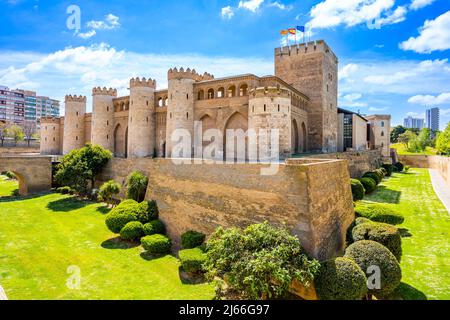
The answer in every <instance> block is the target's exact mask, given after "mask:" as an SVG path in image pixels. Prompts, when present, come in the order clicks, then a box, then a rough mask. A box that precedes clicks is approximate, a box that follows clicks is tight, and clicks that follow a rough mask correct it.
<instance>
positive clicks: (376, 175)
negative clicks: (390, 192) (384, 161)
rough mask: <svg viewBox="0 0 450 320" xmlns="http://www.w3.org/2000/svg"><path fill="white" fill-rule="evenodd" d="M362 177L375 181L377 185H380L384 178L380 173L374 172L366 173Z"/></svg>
mask: <svg viewBox="0 0 450 320" xmlns="http://www.w3.org/2000/svg"><path fill="white" fill-rule="evenodd" d="M362 177H363V178H371V179H373V180H374V181H375V183H376V184H377V185H379V184H380V182H381V181H382V180H383V177H382V176H380V174H379V173H377V172H374V171H370V172H366V173H364V175H363V176H362Z"/></svg>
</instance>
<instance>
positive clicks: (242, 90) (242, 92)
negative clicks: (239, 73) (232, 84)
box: [239, 83, 248, 97]
mask: <svg viewBox="0 0 450 320" xmlns="http://www.w3.org/2000/svg"><path fill="white" fill-rule="evenodd" d="M247 91H248V86H247V84H245V83H244V84H242V85H241V86H240V87H239V96H241V97H244V96H246V95H247Z"/></svg>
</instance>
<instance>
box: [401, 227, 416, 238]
mask: <svg viewBox="0 0 450 320" xmlns="http://www.w3.org/2000/svg"><path fill="white" fill-rule="evenodd" d="M398 232H399V233H400V236H401V237H402V238H411V237H412V236H413V235H412V233H411V232H409V230H408V229H406V228H398Z"/></svg>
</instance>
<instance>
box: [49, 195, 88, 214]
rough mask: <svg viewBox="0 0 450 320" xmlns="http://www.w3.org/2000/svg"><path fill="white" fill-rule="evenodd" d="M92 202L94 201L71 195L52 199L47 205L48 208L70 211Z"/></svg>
mask: <svg viewBox="0 0 450 320" xmlns="http://www.w3.org/2000/svg"><path fill="white" fill-rule="evenodd" d="M90 204H92V203H91V202H88V201H82V200H79V199H77V198H75V197H71V198H64V199H59V200H56V201H52V202H50V203H49V204H48V205H47V209H50V210H52V211H59V212H69V211H72V210H78V209H82V208H84V207H86V206H88V205H90Z"/></svg>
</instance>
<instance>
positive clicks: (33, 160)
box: [0, 155, 52, 195]
mask: <svg viewBox="0 0 450 320" xmlns="http://www.w3.org/2000/svg"><path fill="white" fill-rule="evenodd" d="M4 171H11V172H13V173H14V174H15V175H16V176H17V179H18V180H19V192H20V195H27V194H29V193H36V192H41V191H47V190H50V189H51V187H52V158H51V157H45V156H23V155H22V156H7V155H3V156H2V155H0V172H4Z"/></svg>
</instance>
